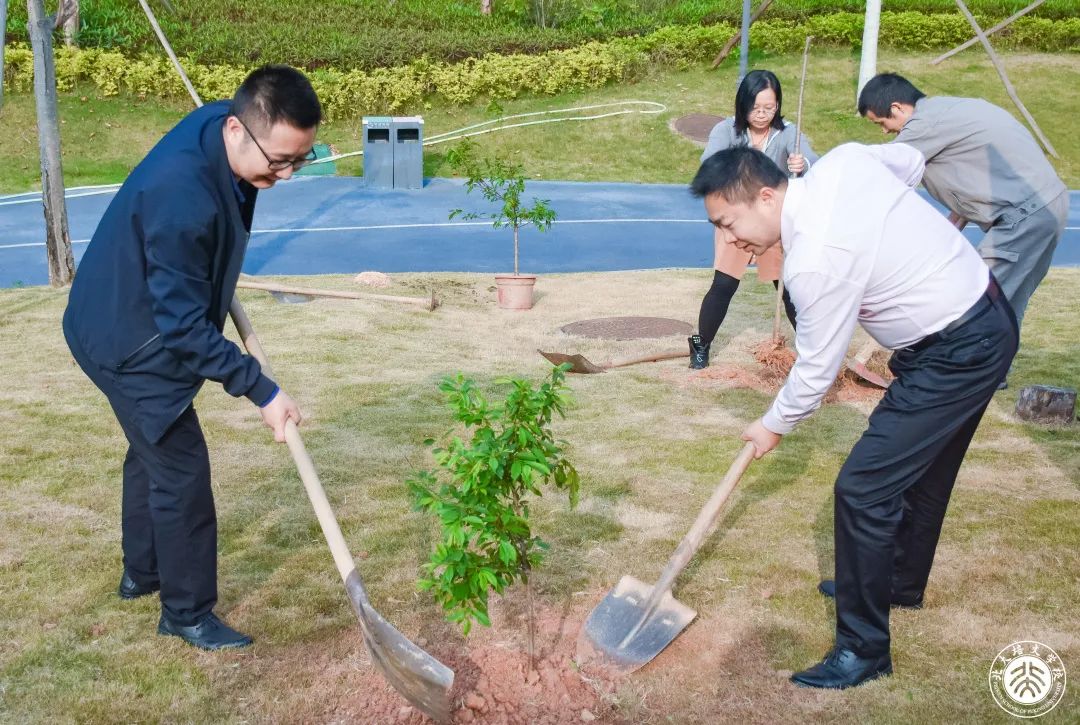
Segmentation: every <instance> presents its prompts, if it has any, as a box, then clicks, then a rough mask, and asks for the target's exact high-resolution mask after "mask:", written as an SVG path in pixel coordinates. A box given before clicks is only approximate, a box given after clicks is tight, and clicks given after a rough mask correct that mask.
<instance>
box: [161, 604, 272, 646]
mask: <svg viewBox="0 0 1080 725" xmlns="http://www.w3.org/2000/svg"><path fill="white" fill-rule="evenodd" d="M157 631H158V634H167V635H170V636H173V637H179V638H180V639H182V640H184V641H185V642H187V643H188V644H190V645H192V646H193V647H198V648H199V649H205V650H211V651H214V650H219V649H238V648H240V647H247V646H248V645H250V644H251V643H252V639H251V637H248V636H247V635H246V634H241V633H240V632H237V631H236V630H235V629H233V628H232V627H230V626H229V625H227V624H225V623H224V622H222V621H221V620H220V619H218V618H217V615H216V614H214V613H213V612H210V613H209V614H207V615H206V616H205V617H203V618H202V619H201V620H199V622H198V623H196V624H193V625H191V626H190V627H185V626H182V625H179V624H175V623H174V622H173V621H172V620H170V619H169V618H168V617H167V616H166V615H165V613H164V612H162V613H161V620H160V621H158V628H157Z"/></svg>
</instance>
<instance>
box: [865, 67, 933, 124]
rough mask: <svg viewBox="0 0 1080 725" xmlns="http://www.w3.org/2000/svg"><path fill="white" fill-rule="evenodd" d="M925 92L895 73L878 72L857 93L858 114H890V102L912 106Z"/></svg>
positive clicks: (880, 116)
mask: <svg viewBox="0 0 1080 725" xmlns="http://www.w3.org/2000/svg"><path fill="white" fill-rule="evenodd" d="M925 97H926V94H925V93H923V92H922V91H920V90H919V89H918V88H916V87H915V86H914V85H912V83H911V81H909V80H908V79H907V78H905V77H904V76H902V75H899V74H897V73H878V74H877V75H876V76H874V77H873V78H871V79H870V80H869V81H867V83H866V85H865V86H863V89H862V92H861V93H860V94H859V115H860V116H865V115H866V112H867V111H873V112H874V115H875V116H877V117H878V118H890V117H891V116H892V108H890V106H892V104H894V103H903V104H905V105H908V106H914V105H915V102H916V101H918V100H919V99H920V98H925Z"/></svg>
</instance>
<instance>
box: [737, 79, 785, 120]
mask: <svg viewBox="0 0 1080 725" xmlns="http://www.w3.org/2000/svg"><path fill="white" fill-rule="evenodd" d="M767 88H772V90H773V93H775V94H776V114H775V115H773V117H772V123H770V124H769V125H770V126H772V127H773V128H775V129H777V130H780V131H783V130H784V115H783V113H782V110H783V105H782V102H783V100H784V92H783V91H782V90H780V79H779V78H777V77H776V74H775V73H773V72H772V71H768V70H752V71H750V72H749V73H747V74H746V77H745V78H743V79H742V83H740V84H739V90H737V91H736V92H735V133H743V132H744V131H746V128H747V126H749V125H750V124H749V121H748V119H749V118H750V112H751V111H753V110H754V101H756V100H757V95H758V94H759V93H761V92H762V91H764V90H765V89H767Z"/></svg>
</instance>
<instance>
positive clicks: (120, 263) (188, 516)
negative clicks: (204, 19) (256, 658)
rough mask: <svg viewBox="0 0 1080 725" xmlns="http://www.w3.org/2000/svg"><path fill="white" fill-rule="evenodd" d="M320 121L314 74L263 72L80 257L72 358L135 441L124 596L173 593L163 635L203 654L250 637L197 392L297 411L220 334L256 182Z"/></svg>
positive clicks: (166, 161) (115, 210) (188, 133)
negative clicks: (219, 514) (226, 572)
mask: <svg viewBox="0 0 1080 725" xmlns="http://www.w3.org/2000/svg"><path fill="white" fill-rule="evenodd" d="M321 119H322V110H321V108H320V106H319V100H318V98H317V97H316V95H315V91H314V90H313V89H312V87H311V84H310V83H309V82H308V80H307V78H305V77H304V75H303V74H301V73H300V72H298V71H296V70H294V69H292V68H288V67H285V66H267V67H264V68H260V69H259V70H256V71H254V72H253V73H251V75H249V76H248V77H247V79H246V80H245V81H244V83H243V84H242V85H241V86H240V88H239V89H238V90H237V92H236V96H235V97H234V98H233V100H232V102H231V103H230V102H229V101H220V102H217V103H211V104H208V105H206V106H203V107H202V108H200V109H198V110H196V111H195V112H193V113H191V114H190V115H188V116H187V117H186V118H185V119H184V120H182V121H181V122H180V123H179V124H177V126H176V127H175V128H174V129H173V130H171V131H170V132H169V133H168V134H166V135H165V137H164V138H162V139H161V141H160V142H158V144H157V145H156V146H155V147H154V148H153V149H152V150H151V151H150V153H149V154H148V155H147V156H146V158H145V159H143V161H142V163H140V164H139V165H138V166H137V167H136V168H135V170H134V171H133V172H132V173H131V175H130V176H129V177H128V179H127V181H125V182H124V184H123V186H122V187H121V188H120V190H119V191H118V192H117V194H116V197H115V198H114V199H113V201H112V203H111V204H110V205H109V208H108V209H107V210H106V212H105V215H104V216H103V217H102V220H101V222H100V223H99V224H98V227H97V230H96V231H95V233H94V237H93V239H92V240H91V242H90V245H89V246H88V247H87V250H86V253H85V255H84V256H83V258H82V261H81V262H80V264H79V269H78V275H77V276H76V278H75V283H74V285H73V286H72V288H71V295H70V298H69V301H68V307H67V310H66V311H65V313H64V336H65V337H66V338H67V342H68V346H69V347H70V348H71V352H72V355H73V356H74V357H75V360H76V361H77V362H78V363H79V365H80V366H81V367H82V369H83V371H84V372H85V373H86V374H87V376H89V378H90V379H91V380H92V381H93V382H94V384H95V385H97V386H98V388H100V389H101V391H102V392H103V393H105V396H106V397H107V398H108V400H109V404H110V405H111V406H112V409H113V412H114V413H115V415H116V419H117V420H118V421H119V423H120V427H121V428H122V429H123V431H124V435H125V436H126V437H127V440H128V444H129V445H128V450H127V457H126V459H125V460H124V489H123V520H122V532H123V543H122V545H123V552H124V571H123V574H122V576H121V579H120V588H119V594H120V596H121V597H122V598H123V599H135V598H137V597H141V596H144V595H147V594H151V593H153V592H155V591H159V590H160V598H161V620H160V622H159V624H158V633H159V634H166V635H173V636H178V637H180V638H182V639H183V640H185V641H186V642H188V643H190V644H193V645H195V646H197V647H201V648H203V649H210V650H216V649H223V648H232V647H244V646H247V645H249V644H251V639H250V638H249V637H247V636H246V635H243V634H241V633H239V632H237V631H235V630H233V629H231V628H230V627H228V626H227V625H226V624H225V623H223V622H222V621H221V620H220V619H218V618H217V617H216V616H215V614H214V612H213V609H214V605H215V604H216V603H217V519H216V516H215V512H214V499H213V494H212V492H211V488H210V462H209V455H208V452H207V449H206V440H205V439H204V437H203V433H202V429H201V427H200V425H199V420H198V417H197V416H196V414H195V408H194V406H193V405H192V401H193V400H194V399H195V395H196V393H198V391H199V388H200V387H201V386H202V384H203V382H204V381H205V380H213V381H215V382H219V383H221V384H222V386H223V387H224V388H225V391H226V392H228V393H229V394H230V395H233V396H236V397H239V396H245V397H246V398H248V400H250V401H251V402H252V403H254V404H255V405H257V406H259V410H260V413H261V414H262V418H263V420H264V421H265V422H266V424H267V425H268V426H269V427H271V428H273V430H274V437H275V438H276V439H277V440H278V441H284V434H285V423H286V421H287V420H289V419H292V420H293V421H295V422H296V423H299V422H300V418H301V416H300V411H299V409H298V408H297V407H296V404H295V403H294V402H293V400H292V398H290V397H289V396H288V395H287V394H285V392H284V391H281V390H279V389H278V386H277V385H276V384H275V383H274V381H273V380H271V379H270V378H268V377H266V376H265V375H264V374H263V373H262V371H261V369H260V367H259V363H258V361H256V360H255V359H254V358H252V357H250V356H248V355H244V354H243V353H242V352H241V351H240V349H239V348H238V347H237V346H236V345H235V344H233V343H232V342H230V341H229V340H228V339H226V338H225V337H224V336H223V335H222V329H223V328H224V324H225V316H226V314H227V313H228V309H229V303H230V301H231V300H232V297H233V292H234V290H235V289H236V281H237V278H238V277H239V275H240V267H241V265H242V263H243V261H244V252H245V250H246V247H247V240H248V236H249V233H250V230H251V219H252V215H253V213H254V210H255V198H256V195H257V193H258V191H257V190H258V189H266V188H269V187H271V186H273V185H274V183H275V182H277V181H278V180H279V179H288V178H289V177H290V176H292V172H293V171H294V170H295V169H297V168H299V167H300V166H302V165H303V164H304V163H305V162H306V161H308V160H309V158H310V156H311V151H312V145H313V143H314V140H315V132H316V130H317V128H318V125H319V122H320V121H321Z"/></svg>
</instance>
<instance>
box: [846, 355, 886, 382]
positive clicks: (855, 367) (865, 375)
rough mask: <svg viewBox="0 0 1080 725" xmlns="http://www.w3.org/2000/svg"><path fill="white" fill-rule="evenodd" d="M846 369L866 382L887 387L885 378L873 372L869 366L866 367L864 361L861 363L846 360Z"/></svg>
mask: <svg viewBox="0 0 1080 725" xmlns="http://www.w3.org/2000/svg"><path fill="white" fill-rule="evenodd" d="M847 367H848V370H850V371H851V372H853V373H855V374H856V375H858V376H859V377H860V378H862V379H863V380H865V381H866V382H868V383H872V384H873V385H876V386H878V387H879V388H888V387H889V383H888V381H886V380H885V378H883V377H881V376H880V375H878V374H877V373H875V372H874V371H873V370H871V369H870V368H868V367H866V363H861V362H859V361H858V360H848V364H847Z"/></svg>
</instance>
